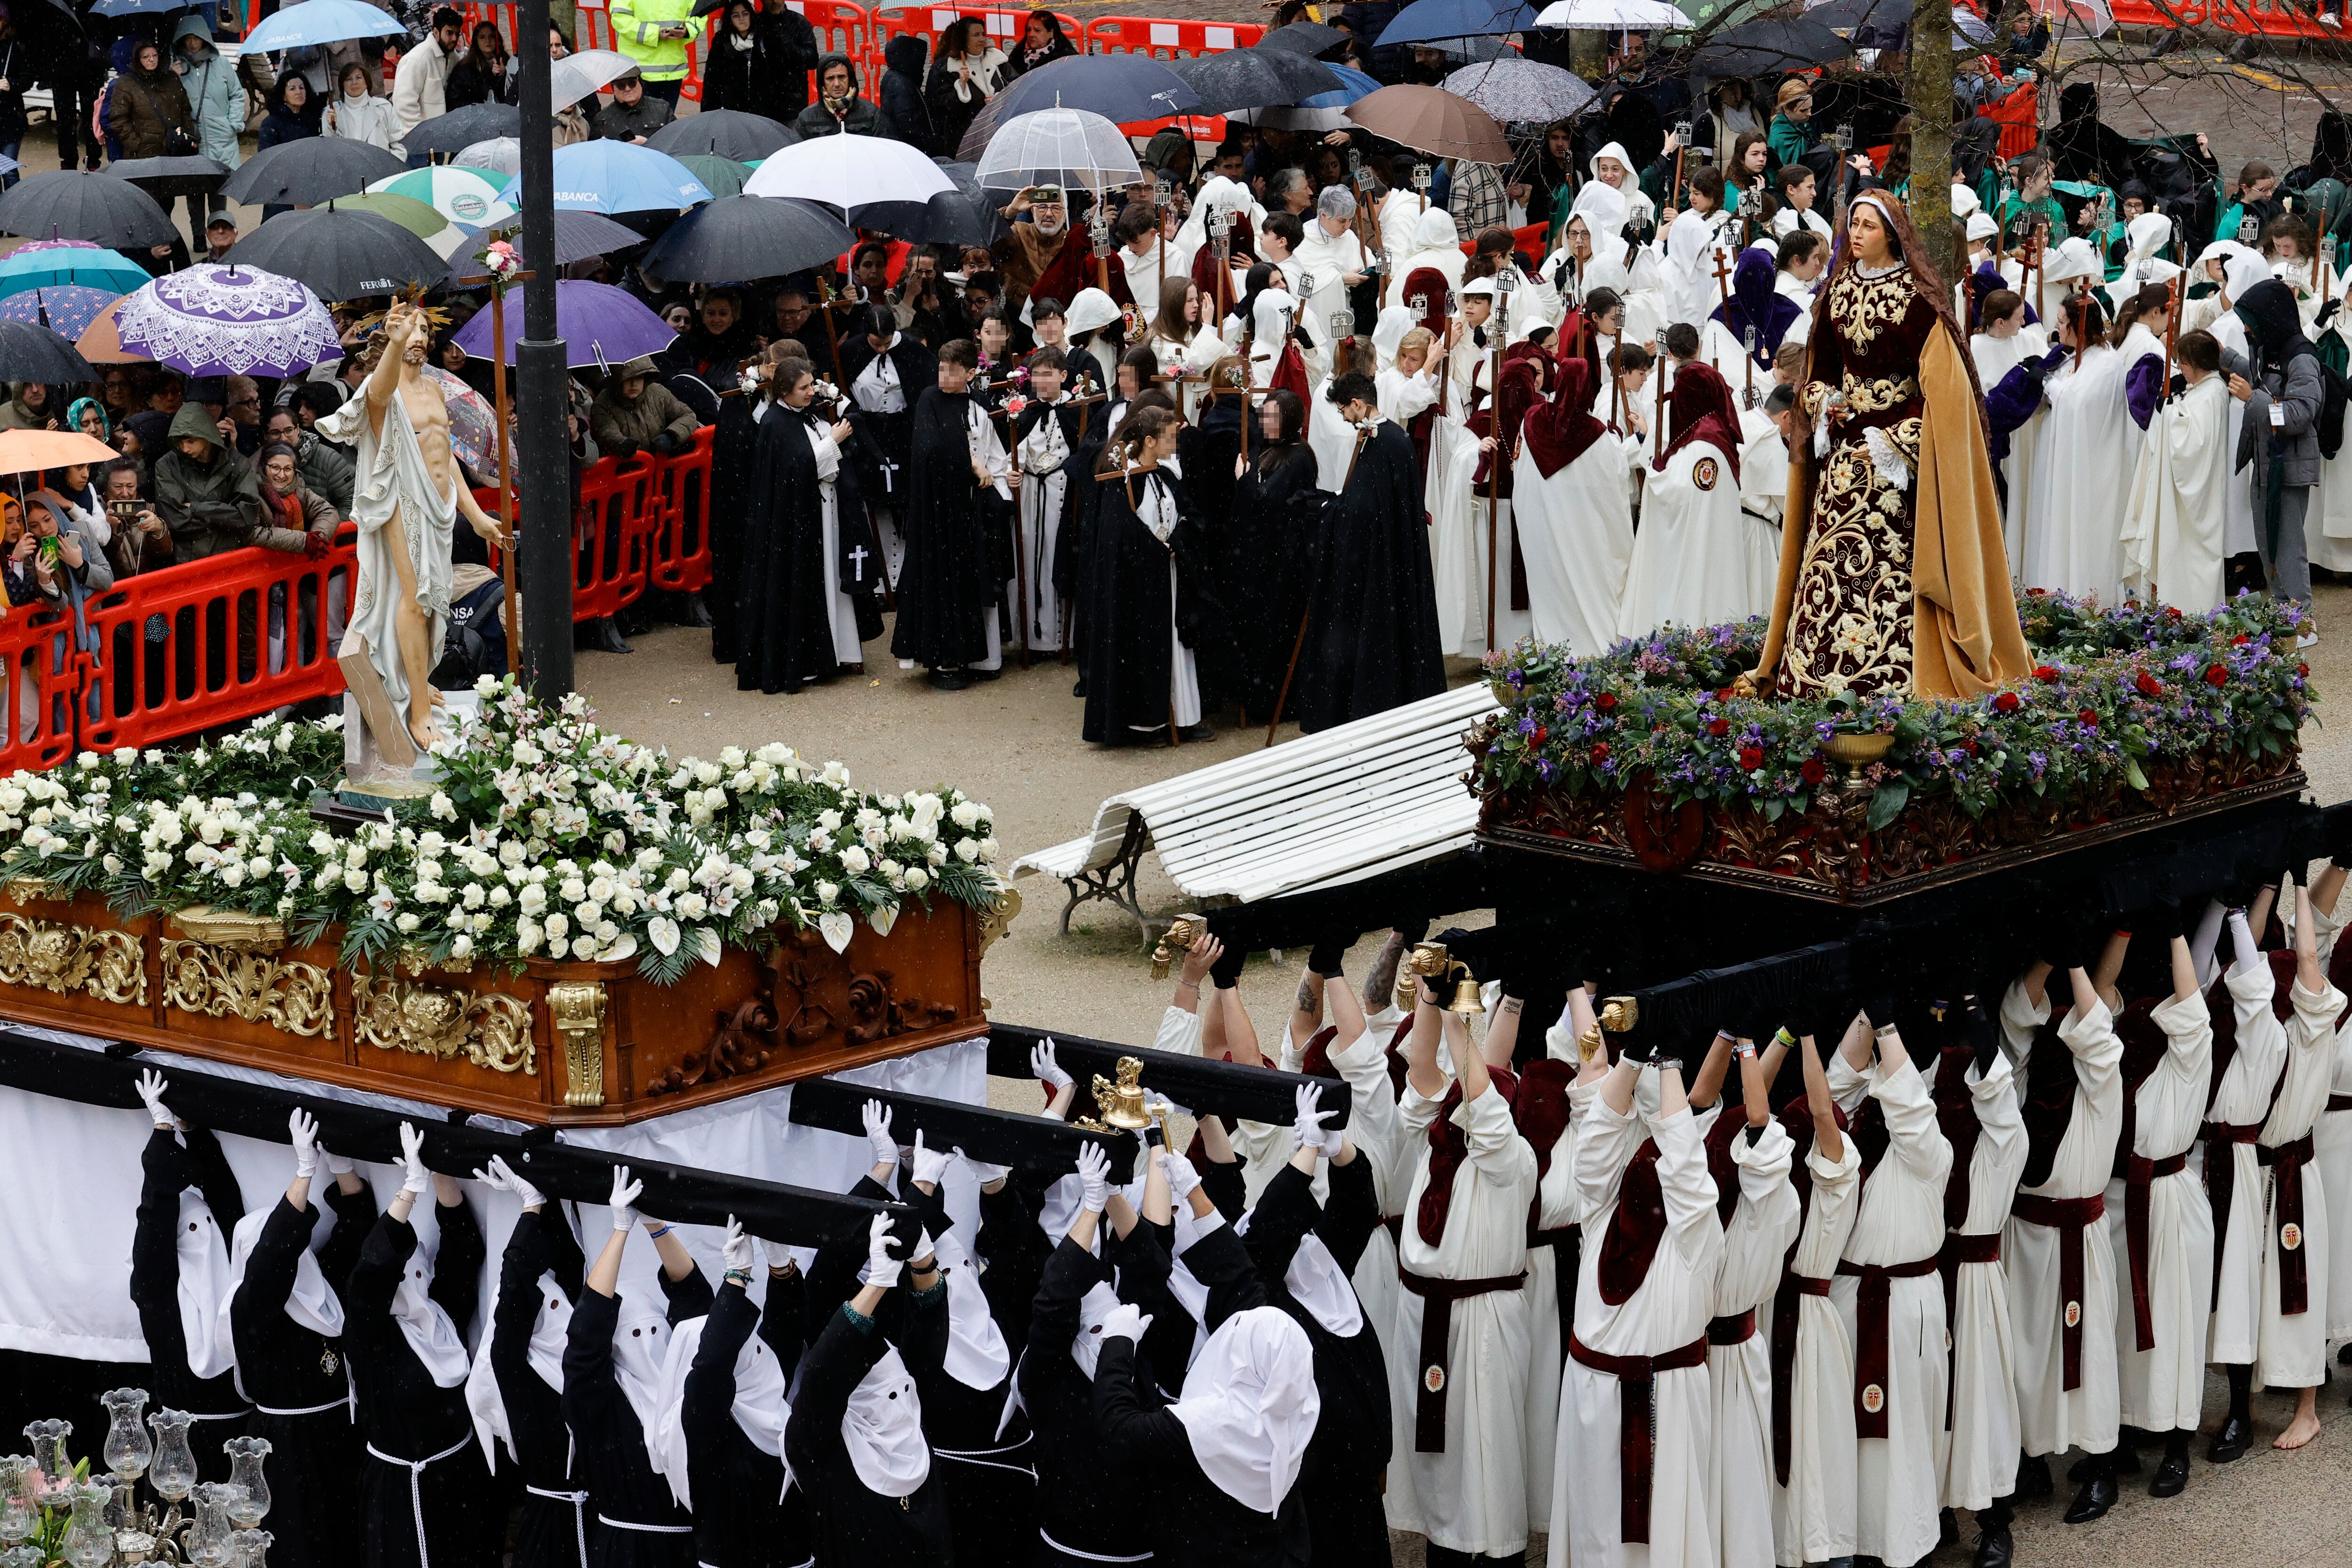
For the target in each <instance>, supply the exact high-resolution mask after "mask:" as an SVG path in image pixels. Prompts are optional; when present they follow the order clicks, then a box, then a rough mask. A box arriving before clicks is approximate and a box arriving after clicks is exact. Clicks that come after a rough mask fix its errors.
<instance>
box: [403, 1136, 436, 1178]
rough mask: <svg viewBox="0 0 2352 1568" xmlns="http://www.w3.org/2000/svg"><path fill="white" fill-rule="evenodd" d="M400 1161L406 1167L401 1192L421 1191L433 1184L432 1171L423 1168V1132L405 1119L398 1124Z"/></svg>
mask: <svg viewBox="0 0 2352 1568" xmlns="http://www.w3.org/2000/svg"><path fill="white" fill-rule="evenodd" d="M400 1163H402V1164H403V1165H405V1166H406V1167H407V1168H408V1179H407V1180H405V1181H404V1182H402V1183H401V1184H400V1190H401V1191H402V1192H404V1193H422V1192H424V1191H425V1188H427V1187H429V1186H431V1185H432V1184H433V1173H432V1172H430V1171H428V1170H426V1169H425V1134H424V1133H423V1132H421V1131H418V1130H417V1129H416V1128H415V1126H413V1125H411V1124H410V1123H408V1122H405V1121H404V1122H402V1123H401V1124H400Z"/></svg>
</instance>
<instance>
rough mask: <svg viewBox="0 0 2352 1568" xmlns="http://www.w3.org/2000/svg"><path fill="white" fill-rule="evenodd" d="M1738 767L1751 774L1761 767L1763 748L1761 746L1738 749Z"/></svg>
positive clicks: (1762, 763)
mask: <svg viewBox="0 0 2352 1568" xmlns="http://www.w3.org/2000/svg"><path fill="white" fill-rule="evenodd" d="M1739 765H1740V766H1741V767H1743V768H1745V769H1747V770H1748V772H1749V773H1754V772H1755V771H1756V770H1757V769H1758V768H1760V767H1762V766H1763V765H1764V748H1763V747H1761V746H1742V747H1740V748H1739Z"/></svg>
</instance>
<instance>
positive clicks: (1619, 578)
mask: <svg viewBox="0 0 2352 1568" xmlns="http://www.w3.org/2000/svg"><path fill="white" fill-rule="evenodd" d="M1644 450H1645V447H1644V445H1643V442H1642V441H1641V440H1640V438H1638V437H1631V436H1617V435H1612V434H1611V433H1610V432H1609V431H1607V430H1603V431H1601V435H1600V436H1599V437H1597V438H1596V439H1595V440H1594V441H1593V443H1592V445H1591V446H1590V447H1586V448H1585V449H1584V450H1583V451H1581V452H1580V453H1578V454H1577V456H1576V457H1575V458H1572V459H1571V460H1570V461H1569V462H1567V463H1565V464H1563V465H1562V466H1561V467H1560V469H1559V472H1557V473H1554V474H1550V475H1546V474H1545V473H1544V471H1543V469H1542V468H1541V467H1540V466H1539V465H1538V463H1537V461H1536V457H1535V453H1534V450H1533V448H1532V447H1531V446H1530V445H1529V444H1528V443H1525V442H1522V443H1521V444H1520V447H1519V455H1518V458H1517V461H1516V462H1515V463H1514V464H1513V465H1512V468H1511V495H1512V498H1513V506H1512V510H1513V512H1514V514H1515V516H1516V520H1517V524H1518V530H1519V558H1520V559H1521V561H1523V562H1524V563H1526V565H1527V572H1528V616H1529V617H1530V619H1531V621H1532V623H1533V626H1534V630H1535V635H1536V637H1537V638H1538V640H1540V641H1543V642H1547V643H1557V644H1560V645H1562V646H1564V647H1567V648H1568V649H1569V650H1570V652H1572V653H1573V654H1574V655H1575V656H1576V657H1577V658H1591V657H1592V656H1593V655H1595V654H1601V653H1606V652H1607V651H1608V650H1609V649H1610V647H1612V646H1613V645H1614V644H1615V643H1616V641H1617V622H1618V612H1619V606H1620V605H1621V604H1622V601H1623V599H1624V595H1625V572H1626V568H1627V567H1628V566H1629V565H1630V564H1631V563H1632V561H1633V494H1632V490H1631V488H1630V487H1629V486H1628V485H1627V483H1626V479H1627V476H1628V475H1629V474H1630V473H1631V472H1632V470H1633V468H1636V467H1637V466H1639V464H1640V463H1641V461H1642V455H1643V451H1644Z"/></svg>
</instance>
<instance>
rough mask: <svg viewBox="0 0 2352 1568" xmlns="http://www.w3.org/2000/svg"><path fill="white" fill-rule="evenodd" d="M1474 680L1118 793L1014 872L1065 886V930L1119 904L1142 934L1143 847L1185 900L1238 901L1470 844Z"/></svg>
mask: <svg viewBox="0 0 2352 1568" xmlns="http://www.w3.org/2000/svg"><path fill="white" fill-rule="evenodd" d="M1495 709H1496V701H1495V699H1494V697H1493V696H1492V695H1491V694H1490V693H1489V692H1488V691H1487V689H1486V683H1485V682H1484V681H1473V682H1471V683H1470V684H1469V685H1467V686H1461V687H1456V688H1455V689H1453V690H1451V691H1447V692H1444V693H1443V694H1442V695H1439V696H1436V697H1429V698H1424V699H1423V700H1421V701H1419V702H1411V703H1407V704H1406V705H1405V706H1403V707H1402V708H1391V709H1390V710H1388V711H1387V712H1385V713H1376V714H1374V715H1372V716H1371V717H1370V718H1369V719H1359V720H1357V721H1354V722H1353V723H1349V724H1342V725H1340V726H1339V727H1338V728H1337V729H1332V730H1325V731H1321V732H1319V733H1317V734H1313V735H1302V736H1300V737H1299V738H1297V740H1294V741H1286V742H1284V743H1282V744H1281V745H1278V746H1272V747H1269V748H1267V749H1266V750H1265V751H1259V752H1250V753H1249V754H1248V755H1247V756H1244V757H1235V758H1234V759H1233V760H1231V761H1230V762H1223V763H1214V764H1213V765H1211V766H1209V767H1205V768H1200V769H1197V770H1195V771H1193V772H1192V773H1180V774H1178V775H1177V776H1176V777H1174V778H1172V779H1167V780H1164V781H1162V782H1161V783H1159V784H1145V785H1142V786H1140V787H1139V788H1136V789H1130V790H1123V791H1121V792H1120V793H1119V794H1118V795H1112V796H1111V797H1110V798H1109V799H1108V800H1106V801H1104V802H1103V803H1102V805H1099V806H1097V808H1096V810H1095V822H1094V827H1093V830H1092V831H1090V832H1088V833H1087V834H1085V835H1083V836H1081V837H1076V838H1073V839H1070V840H1068V841H1067V842H1066V843H1062V844H1056V845H1055V846H1054V847H1052V848H1050V849H1041V850H1038V851H1037V852H1036V853H1034V854H1031V855H1024V856H1023V857H1022V858H1020V859H1018V860H1015V861H1014V862H1013V876H1014V877H1016V878H1019V877H1025V876H1029V875H1032V874H1034V873H1036V872H1043V873H1045V875H1047V876H1049V877H1055V878H1058V879H1060V880H1061V881H1062V883H1063V885H1064V886H1065V887H1066V888H1067V889H1069V894H1070V897H1069V901H1068V903H1066V905H1064V906H1063V909H1062V934H1063V935H1065V936H1066V935H1068V934H1069V931H1070V916H1071V914H1072V912H1073V911H1075V910H1076V909H1077V908H1078V906H1079V905H1081V904H1085V903H1089V902H1093V901H1095V900H1101V901H1102V902H1104V903H1109V904H1116V905H1118V907H1119V908H1121V909H1123V910H1126V911H1127V912H1128V913H1129V914H1131V915H1133V916H1134V917H1135V920H1136V923H1137V924H1139V925H1140V926H1141V927H1142V928H1143V940H1144V944H1145V945H1146V946H1149V945H1150V943H1151V942H1152V940H1153V927H1154V926H1164V925H1165V924H1166V923H1167V922H1166V921H1154V920H1153V919H1152V918H1151V917H1150V916H1148V915H1146V914H1145V913H1144V911H1143V906H1142V904H1141V903H1140V902H1139V901H1138V900H1137V899H1136V896H1135V868H1136V866H1137V864H1138V863H1139V861H1140V860H1141V859H1142V858H1143V854H1144V851H1145V850H1147V849H1150V850H1157V851H1158V852H1159V855H1160V865H1161V867H1162V868H1165V869H1166V870H1167V872H1168V875H1169V878H1170V879H1171V880H1172V881H1174V882H1175V884H1176V889H1177V891H1178V892H1180V893H1181V894H1182V895H1183V896H1184V899H1185V901H1186V902H1187V903H1189V904H1192V905H1193V906H1195V907H1214V906H1216V905H1219V904H1227V903H1248V902H1250V901H1252V900H1258V899H1269V898H1273V897H1275V896H1276V895H1277V894H1282V893H1300V892H1308V891H1312V890H1314V889H1320V888H1330V887H1337V886H1339V885H1341V884H1344V883H1349V882H1355V881H1360V880H1362V879H1365V878H1368V877H1374V876H1378V875H1379V874H1381V872H1384V871H1392V870H1395V869H1397V868H1401V867H1404V866H1411V865H1416V864H1418V863H1420V862H1422V861H1424V860H1433V859H1435V858H1438V857H1439V856H1442V855H1450V854H1454V853H1456V852H1458V851H1460V850H1462V849H1465V848H1466V847H1468V846H1469V844H1470V840H1471V838H1472V837H1473V835H1474V834H1475V832H1476V830H1477V826H1478V798H1477V796H1475V795H1473V794H1471V792H1470V790H1469V788H1468V786H1467V785H1466V784H1465V783H1464V777H1463V775H1464V774H1465V773H1467V772H1468V771H1469V768H1470V754H1469V753H1468V752H1465V751H1464V750H1463V748H1462V737H1463V735H1464V734H1465V732H1466V731H1468V730H1469V728H1470V727H1471V725H1472V724H1474V723H1475V722H1476V721H1478V720H1479V719H1481V718H1484V717H1485V716H1486V715H1487V714H1489V713H1491V712H1493V711H1495Z"/></svg>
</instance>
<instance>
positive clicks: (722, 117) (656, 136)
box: [646, 109, 801, 163]
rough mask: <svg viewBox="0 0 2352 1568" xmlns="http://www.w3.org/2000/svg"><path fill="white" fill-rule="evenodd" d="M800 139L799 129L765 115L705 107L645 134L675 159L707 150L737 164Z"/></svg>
mask: <svg viewBox="0 0 2352 1568" xmlns="http://www.w3.org/2000/svg"><path fill="white" fill-rule="evenodd" d="M800 139H801V138H800V132H796V131H794V130H793V129H792V128H791V127H790V126H787V125H784V124H782V123H780V122H779V121H773V120H771V119H769V118H768V117H767V116H766V115H764V114H746V113H745V112H744V111H743V110H740V109H706V110H703V111H702V112H701V113H699V114H689V115H688V116H687V117H686V118H685V119H683V120H673V121H670V122H669V123H668V124H667V125H665V126H663V127H662V128H661V129H660V130H658V131H656V132H654V133H653V134H652V135H650V136H648V137H646V146H648V147H650V148H652V149H653V150H654V151H655V152H656V153H668V154H669V155H670V156H671V157H673V158H684V157H687V156H688V155H690V154H692V153H708V154H709V155H710V156H711V157H714V158H729V159H732V160H733V161H734V162H736V163H758V162H759V161H760V160H761V159H762V158H764V157H766V156H767V155H768V154H769V153H773V152H775V151H776V150H777V149H778V148H781V147H789V146H791V145H792V144H793V142H797V141H799V140H800Z"/></svg>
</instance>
